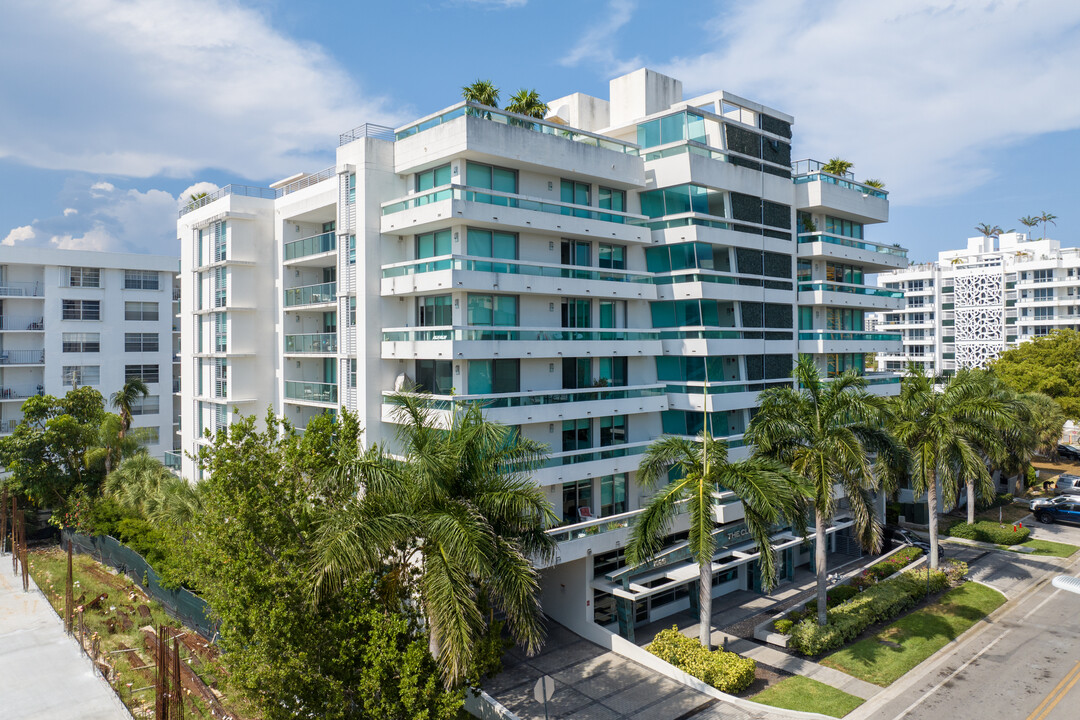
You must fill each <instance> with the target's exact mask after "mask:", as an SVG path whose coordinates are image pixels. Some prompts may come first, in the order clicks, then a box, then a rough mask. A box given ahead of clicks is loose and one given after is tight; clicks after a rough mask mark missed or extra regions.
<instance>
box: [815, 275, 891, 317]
mask: <svg viewBox="0 0 1080 720" xmlns="http://www.w3.org/2000/svg"><path fill="white" fill-rule="evenodd" d="M799 304H800V305H829V306H833V307H855V308H866V309H872V310H900V309H902V308H904V293H903V292H901V291H899V290H885V289H884V288H879V287H874V286H872V285H855V284H853V283H834V282H825V281H813V282H805V281H803V282H800V283H799Z"/></svg>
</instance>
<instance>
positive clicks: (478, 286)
mask: <svg viewBox="0 0 1080 720" xmlns="http://www.w3.org/2000/svg"><path fill="white" fill-rule="evenodd" d="M493 289H497V290H499V292H512V293H535V294H538V295H569V296H573V297H601V298H625V299H634V300H654V299H656V286H655V285H653V282H652V275H651V274H650V273H640V272H629V271H626V270H611V269H606V268H594V267H584V266H577V265H551V264H543V263H528V262H522V261H520V260H504V259H499V258H484V257H475V256H470V255H445V256H441V257H434V258H425V259H423V260H410V261H408V262H402V263H393V264H390V265H383V268H382V286H381V292H382V295H383V296H395V295H397V296H408V295H420V294H426V293H432V292H446V291H447V290H483V291H487V292H490V291H491V290H493Z"/></svg>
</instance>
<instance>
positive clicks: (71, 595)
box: [64, 540, 75, 635]
mask: <svg viewBox="0 0 1080 720" xmlns="http://www.w3.org/2000/svg"><path fill="white" fill-rule="evenodd" d="M67 550H68V553H67V555H68V566H67V587H66V589H65V591H64V630H65V631H66V632H67V634H68V635H70V634H71V618H72V612H74V610H75V589H74V588H75V586H74V582H73V580H74V578H73V576H72V572H71V541H70V540H68V548H67Z"/></svg>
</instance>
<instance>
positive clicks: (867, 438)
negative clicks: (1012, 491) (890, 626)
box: [745, 357, 907, 625]
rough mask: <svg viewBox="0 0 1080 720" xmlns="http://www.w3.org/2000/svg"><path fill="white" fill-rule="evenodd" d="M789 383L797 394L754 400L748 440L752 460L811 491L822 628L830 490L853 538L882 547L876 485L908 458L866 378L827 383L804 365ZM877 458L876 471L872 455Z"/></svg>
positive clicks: (785, 390)
mask: <svg viewBox="0 0 1080 720" xmlns="http://www.w3.org/2000/svg"><path fill="white" fill-rule="evenodd" d="M793 376H794V378H795V381H796V383H797V385H798V389H796V388H790V387H779V388H770V389H768V390H766V391H764V392H762V393H761V394H760V395H759V396H758V405H759V408H758V412H757V414H756V415H755V416H754V419H753V420H751V421H750V427H749V428H747V431H746V435H745V439H746V441H747V442H748V443H752V444H753V445H754V446H755V448H756V449H757V452H758V453H760V454H761V455H762V456H764V457H768V458H772V459H774V460H778V461H780V462H783V463H785V464H786V465H788V466H789V467H790V468H791V469H792V470H793V471H794V472H796V473H797V474H799V475H800V476H802V477H803V478H804V482H805V483H806V484H808V485H809V486H810V497H811V500H810V502H811V504H812V506H813V512H814V533H815V536H814V569H815V571H816V572H817V601H818V624H820V625H824V624H825V621H826V617H825V610H826V601H827V597H826V588H827V585H828V573H827V569H826V557H827V556H826V552H825V540H826V537H825V528H826V525H827V523H828V522H829V520H830V519H831V518H832V517H833V515H834V514H835V512H836V496H835V495H834V493H833V488H834V487H835V486H839V487H840V488H841V489H842V490H843V492H844V494H845V495H846V496H847V499H848V506H849V508H850V512H851V516H852V519H853V520H854V530H855V532H856V534H857V535H858V539H859V541H860V542H861V543H862V545H863V547H865V548H867V549H869V550H871V551H877V550H878V548H880V546H881V521H880V519H879V518H878V517H877V513H876V512H875V510H874V498H875V494H874V491H875V490H876V489H877V488H878V485H879V478H882V479H884V480H886V481H887V482H886V484H888V485H891V484H892V482H893V481H894V480H895V479H896V471H895V469H896V468H898V467H901V466H902V465H903V464H904V462H905V461H906V458H907V455H906V453H905V452H904V449H903V448H902V447H901V446H900V445H898V444H897V442H896V441H895V439H894V438H893V436H892V435H891V434H890V433H889V432H888V431H887V430H886V428H885V424H886V422H887V420H888V411H887V405H886V403H885V401H884V399H883V398H881V397H879V396H877V395H872V394H870V393H869V392H867V390H866V378H864V377H861V376H859V375H857V374H855V373H854V372H853V371H848V372H845V373H843V374H842V375H839V376H837V377H834V378H831V379H830V380H828V381H826V380H825V379H823V378H822V377H821V374H820V372H819V371H818V369H817V366H816V365H814V362H813V360H811V359H810V358H808V357H802V358H800V360H799V362H798V364H797V365H796V366H795V370H794V372H793ZM873 453H877V457H878V460H879V462H878V463H877V467H876V468H875V467H874V465H873V463H872V462H871V459H870V458H871V455H872V454H873Z"/></svg>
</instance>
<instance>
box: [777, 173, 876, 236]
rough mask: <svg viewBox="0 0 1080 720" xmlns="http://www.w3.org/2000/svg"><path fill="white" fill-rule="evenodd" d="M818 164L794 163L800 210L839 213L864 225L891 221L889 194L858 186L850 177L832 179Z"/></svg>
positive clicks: (835, 176)
mask: <svg viewBox="0 0 1080 720" xmlns="http://www.w3.org/2000/svg"><path fill="white" fill-rule="evenodd" d="M823 166H824V163H821V162H819V161H817V160H799V161H797V162H795V163H792V165H791V169H792V174H793V180H794V183H795V205H796V207H797V208H798V209H799V210H806V211H810V212H822V213H829V212H830V211H832V214H835V212H836V211H839V212H841V213H843V214H844V215H845V216H848V217H851V218H853V219H857V220H859V221H860V222H863V223H875V222H885V221H887V220H888V219H889V194H888V193H887V192H885V191H884V190H879V189H878V188H873V187H870V186H869V185H865V184H863V183H860V182H856V181H855V179H854V175H851V174H850V173H848V174H846V175H845V176H844V177H840V176H839V175H832V174H830V173H827V172H825V171H823V170H822V169H821V168H822V167H823Z"/></svg>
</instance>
